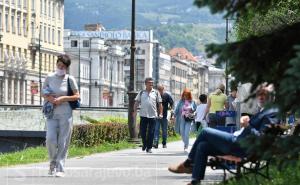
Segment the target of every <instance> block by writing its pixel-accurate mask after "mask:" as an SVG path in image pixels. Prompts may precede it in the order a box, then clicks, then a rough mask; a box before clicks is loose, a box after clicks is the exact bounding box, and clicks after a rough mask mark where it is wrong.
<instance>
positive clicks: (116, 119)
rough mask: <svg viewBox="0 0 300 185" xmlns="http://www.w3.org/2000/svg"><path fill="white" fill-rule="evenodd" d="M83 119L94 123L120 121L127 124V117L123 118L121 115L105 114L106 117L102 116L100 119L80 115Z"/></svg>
mask: <svg viewBox="0 0 300 185" xmlns="http://www.w3.org/2000/svg"><path fill="white" fill-rule="evenodd" d="M82 119H83V120H85V121H87V122H89V123H92V124H95V123H122V124H127V122H128V121H127V118H123V117H115V116H106V117H102V118H100V119H98V120H97V119H94V118H91V117H89V116H83V117H82Z"/></svg>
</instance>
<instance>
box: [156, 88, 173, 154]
mask: <svg viewBox="0 0 300 185" xmlns="http://www.w3.org/2000/svg"><path fill="white" fill-rule="evenodd" d="M157 90H158V92H159V94H160V96H161V98H162V106H163V117H162V118H161V119H156V126H155V131H154V145H153V146H154V148H158V143H159V134H160V127H161V130H162V145H163V148H167V137H168V119H167V116H168V110H169V109H173V105H174V101H173V98H172V96H171V95H170V94H169V93H167V92H166V91H165V90H164V86H163V85H162V84H159V85H157Z"/></svg>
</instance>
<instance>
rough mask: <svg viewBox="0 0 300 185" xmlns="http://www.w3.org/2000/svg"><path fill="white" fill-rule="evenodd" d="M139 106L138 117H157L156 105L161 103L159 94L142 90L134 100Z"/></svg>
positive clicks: (153, 90)
mask: <svg viewBox="0 0 300 185" xmlns="http://www.w3.org/2000/svg"><path fill="white" fill-rule="evenodd" d="M135 101H137V102H138V103H139V104H140V116H141V117H146V118H156V117H157V104H158V103H161V102H162V99H161V96H160V94H159V92H158V91H157V90H155V89H152V90H151V91H150V92H148V91H146V90H143V91H141V92H139V93H138V95H137V96H136V98H135Z"/></svg>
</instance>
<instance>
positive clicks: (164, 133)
mask: <svg viewBox="0 0 300 185" xmlns="http://www.w3.org/2000/svg"><path fill="white" fill-rule="evenodd" d="M160 126H161V130H162V144H163V145H165V144H167V137H168V119H167V118H162V119H156V125H155V131H154V144H158V143H159V130H160Z"/></svg>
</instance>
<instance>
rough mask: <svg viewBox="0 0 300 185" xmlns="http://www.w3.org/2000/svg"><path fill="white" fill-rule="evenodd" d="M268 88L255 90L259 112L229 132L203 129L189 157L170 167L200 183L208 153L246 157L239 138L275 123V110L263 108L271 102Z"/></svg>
mask: <svg viewBox="0 0 300 185" xmlns="http://www.w3.org/2000/svg"><path fill="white" fill-rule="evenodd" d="M269 89H270V88H269V87H266V86H262V87H260V88H259V89H258V90H257V92H256V98H257V102H258V106H259V107H260V111H259V112H258V113H257V114H255V115H254V116H252V117H251V119H250V118H249V117H248V116H243V117H241V126H242V128H241V130H239V131H237V132H235V133H233V134H230V133H227V132H223V131H220V130H216V129H213V128H205V129H203V130H202V132H201V133H200V134H199V136H198V137H197V139H196V141H195V143H194V144H193V147H192V149H191V151H190V153H189V155H188V158H187V159H186V160H185V161H184V162H182V163H181V164H179V165H176V166H170V167H169V171H171V172H174V173H192V181H191V182H190V183H188V185H197V184H200V181H201V180H203V179H204V175H205V169H206V165H207V159H208V156H217V155H234V156H237V157H245V156H246V153H245V149H242V148H241V146H240V145H239V142H240V140H241V139H243V138H245V137H246V136H248V135H250V134H255V135H258V136H259V135H260V134H261V133H262V131H263V130H264V129H265V128H266V127H267V125H269V124H278V123H280V119H278V118H277V113H278V109H274V108H273V109H264V105H265V104H266V103H267V102H268V101H270V96H269Z"/></svg>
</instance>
